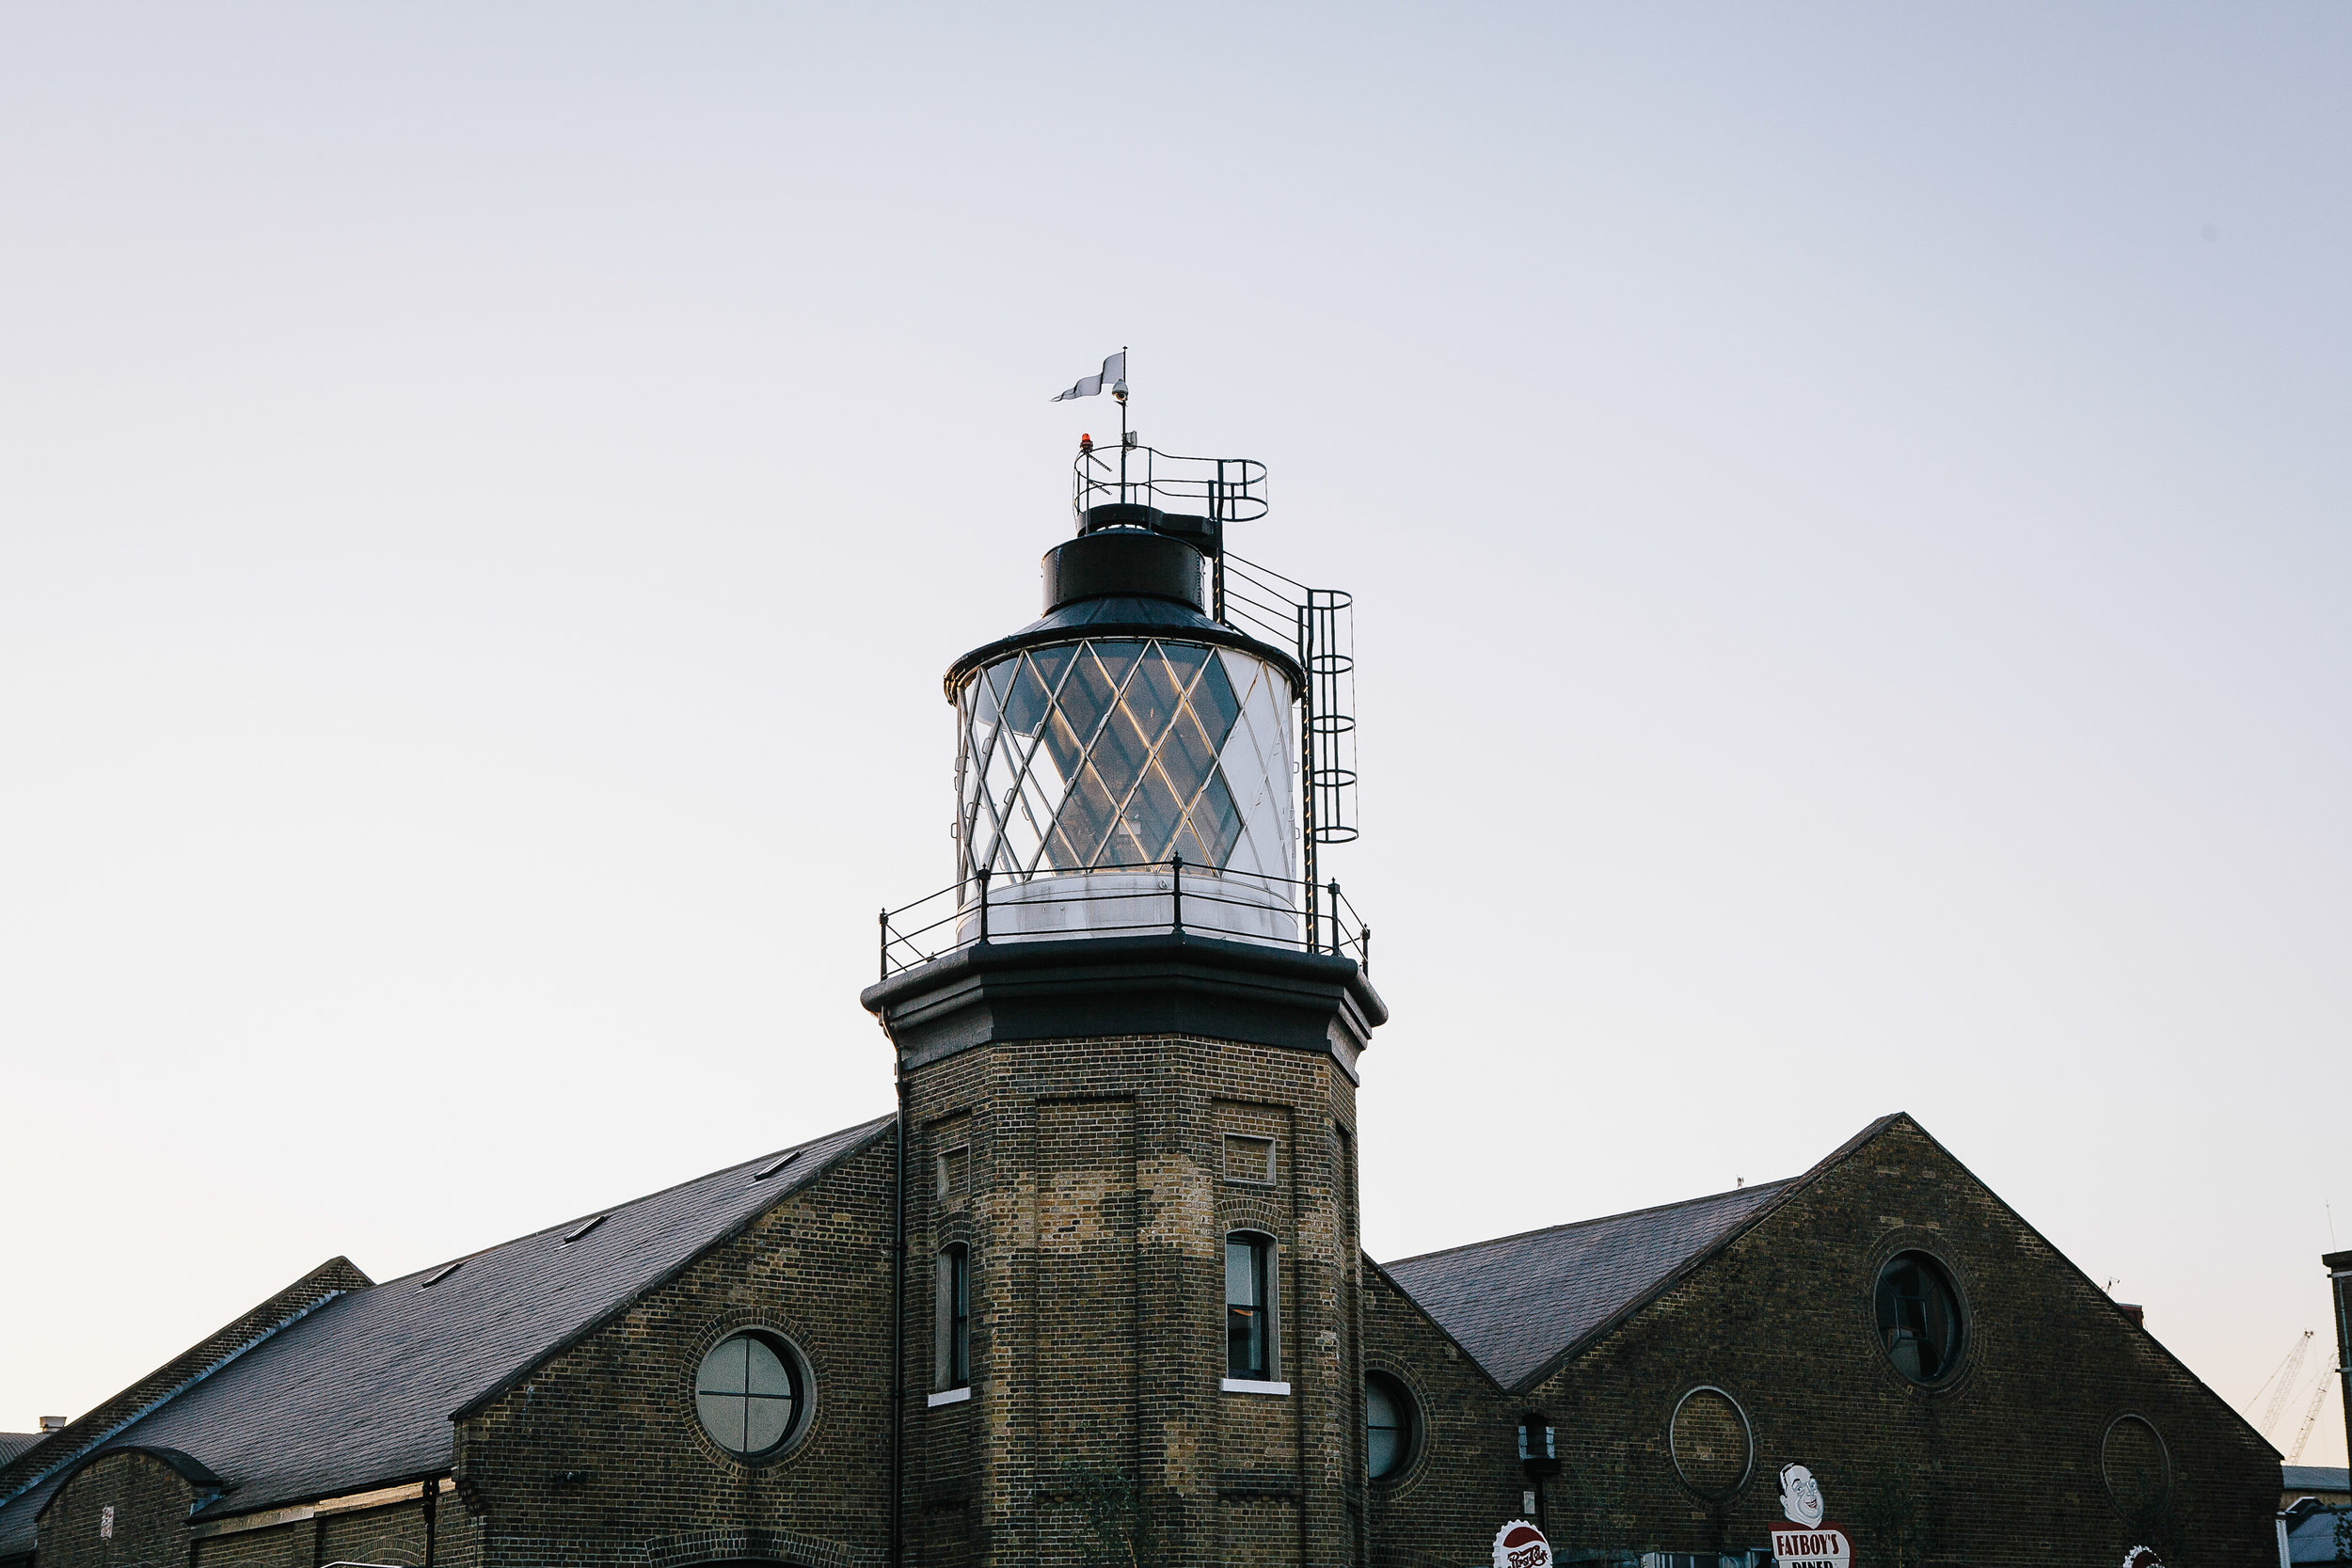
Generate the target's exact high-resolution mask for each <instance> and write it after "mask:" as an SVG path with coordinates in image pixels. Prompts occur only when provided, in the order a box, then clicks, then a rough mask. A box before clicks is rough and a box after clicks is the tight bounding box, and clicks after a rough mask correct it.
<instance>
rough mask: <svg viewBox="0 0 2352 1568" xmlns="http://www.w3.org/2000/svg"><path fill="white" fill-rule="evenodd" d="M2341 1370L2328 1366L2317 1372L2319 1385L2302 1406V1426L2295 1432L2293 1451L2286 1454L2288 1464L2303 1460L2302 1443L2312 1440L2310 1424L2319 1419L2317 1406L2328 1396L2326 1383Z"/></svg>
mask: <svg viewBox="0 0 2352 1568" xmlns="http://www.w3.org/2000/svg"><path fill="white" fill-rule="evenodd" d="M2343 1370H2344V1369H2343V1368H2342V1367H2329V1368H2328V1370H2325V1371H2323V1372H2321V1373H2320V1374H2319V1386H2318V1387H2316V1388H2314V1389H2312V1402H2311V1403H2310V1404H2309V1405H2308V1406H2306V1407H2305V1408H2304V1411H2303V1427H2302V1430H2301V1431H2299V1432H2297V1433H2296V1434H2295V1451H2294V1452H2293V1453H2291V1454H2289V1455H2287V1463H2288V1464H2290V1465H2299V1464H2301V1463H2302V1462H2303V1445H2304V1444H2306V1443H2308V1442H2310V1441H2311V1440H2312V1423H2313V1422H2315V1421H2317V1420H2318V1419H2319V1407H2320V1405H2321V1404H2323V1403H2325V1402H2326V1401H2327V1398H2328V1384H2330V1383H2332V1382H2333V1381H2335V1379H2336V1377H2337V1375H2338V1374H2339V1373H2341V1372H2342V1371H2343Z"/></svg>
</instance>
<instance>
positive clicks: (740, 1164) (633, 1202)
mask: <svg viewBox="0 0 2352 1568" xmlns="http://www.w3.org/2000/svg"><path fill="white" fill-rule="evenodd" d="M897 1118H898V1113H896V1112H891V1113H889V1114H887V1115H884V1116H880V1117H871V1118H869V1119H867V1120H866V1121H859V1122H851V1123H850V1125H849V1126H847V1127H838V1128H835V1129H834V1131H832V1132H820V1133H818V1135H817V1136H816V1137H813V1138H804V1139H803V1140H802V1141H801V1142H799V1143H797V1144H786V1145H785V1146H784V1147H783V1148H771V1149H770V1150H769V1151H768V1152H767V1153H765V1154H755V1155H753V1156H752V1157H751V1158H750V1159H748V1160H738V1161H736V1162H734V1163H733V1164H724V1165H721V1166H719V1167H718V1168H717V1169H715V1170H707V1171H705V1172H703V1173H702V1174H701V1175H700V1176H690V1177H688V1178H687V1179H686V1180H683V1181H673V1182H671V1183H670V1184H669V1185H668V1186H666V1187H657V1188H656V1189H654V1190H653V1191H652V1192H649V1193H642V1194H640V1195H639V1196H636V1197H630V1198H623V1199H622V1200H621V1201H620V1202H618V1203H608V1204H606V1205H604V1206H603V1207H602V1208H600V1209H589V1210H585V1211H583V1212H580V1213H578V1214H575V1215H573V1216H572V1217H571V1218H570V1219H567V1220H558V1221H556V1222H555V1223H554V1224H553V1225H543V1226H541V1227H538V1228H537V1229H536V1230H526V1231H524V1232H523V1233H522V1234H521V1235H519V1236H509V1237H508V1238H506V1240H504V1241H502V1242H492V1243H488V1244H487V1245H485V1246H478V1247H476V1248H474V1249H473V1250H472V1251H471V1252H466V1253H460V1254H459V1255H458V1256H456V1257H455V1258H444V1259H441V1260H440V1261H439V1262H437V1263H427V1264H425V1265H424V1266H423V1267H421V1268H416V1269H411V1270H409V1271H408V1272H407V1273H406V1274H403V1275H393V1276H392V1277H391V1278H389V1279H387V1280H385V1281H383V1283H384V1284H386V1285H398V1284H400V1283H402V1282H403V1281H405V1280H410V1279H414V1278H416V1277H417V1276H418V1275H428V1274H431V1273H433V1272H434V1271H435V1270H437V1269H446V1268H448V1267H450V1266H451V1265H452V1264H454V1263H470V1262H472V1261H473V1260H474V1259H477V1258H480V1257H482V1256H483V1255H484V1254H485V1253H492V1252H496V1251H498V1250H499V1249H500V1248H501V1247H510V1246H514V1245H516V1244H517V1243H523V1242H529V1241H535V1240H536V1239H538V1238H539V1237H541V1236H548V1235H552V1234H554V1233H555V1232H556V1231H559V1230H568V1229H570V1228H572V1227H574V1226H577V1225H579V1224H580V1222H581V1221H582V1220H589V1219H595V1218H596V1217H597V1216H598V1215H603V1214H617V1213H619V1212H621V1211H623V1210H624V1209H634V1208H636V1207H637V1206H638V1205H639V1204H641V1203H651V1202H652V1201H653V1200H654V1199H655V1198H658V1197H667V1196H669V1195H670V1194H672V1193H675V1192H681V1191H683V1190H685V1189H686V1188H688V1187H691V1186H695V1185H698V1184H699V1183H701V1182H705V1181H708V1180H712V1179H713V1178H715V1177H721V1176H724V1175H726V1174H727V1173H728V1172H729V1171H737V1170H742V1169H744V1168H745V1167H746V1166H751V1165H759V1164H766V1163H768V1162H769V1161H771V1160H773V1159H775V1158H776V1156H778V1155H780V1154H794V1153H799V1152H800V1151H802V1150H803V1149H809V1148H816V1147H817V1146H818V1144H820V1143H824V1142H825V1141H827V1140H828V1139H832V1138H839V1137H844V1136H846V1135H848V1134H850V1133H852V1132H866V1131H868V1130H870V1129H872V1128H875V1127H878V1126H880V1125H881V1124H882V1123H883V1122H886V1121H894V1120H896V1119H897ZM779 1190H780V1191H789V1190H790V1185H789V1184H787V1186H786V1187H784V1188H781V1189H779Z"/></svg>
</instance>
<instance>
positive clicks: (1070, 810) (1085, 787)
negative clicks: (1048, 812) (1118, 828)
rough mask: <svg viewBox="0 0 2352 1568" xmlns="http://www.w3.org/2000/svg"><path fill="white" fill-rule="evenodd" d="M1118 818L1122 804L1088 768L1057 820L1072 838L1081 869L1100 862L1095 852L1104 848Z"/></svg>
mask: <svg viewBox="0 0 2352 1568" xmlns="http://www.w3.org/2000/svg"><path fill="white" fill-rule="evenodd" d="M1118 817H1119V802H1118V801H1116V800H1112V799H1111V797H1110V791H1108V790H1106V789H1104V787H1103V781H1102V779H1101V778H1100V777H1099V776H1098V775H1097V774H1096V773H1095V771H1094V769H1093V768H1088V769H1087V770H1086V771H1085V772H1083V773H1081V774H1080V775H1078V787H1077V788H1075V789H1073V790H1072V791H1071V792H1070V796H1069V798H1068V799H1067V800H1063V801H1062V803H1061V816H1060V818H1059V819H1058V820H1059V822H1060V825H1061V831H1062V832H1064V833H1067V834H1068V835H1069V837H1070V844H1071V847H1073V848H1074V849H1076V850H1077V852H1078V856H1079V859H1078V863H1079V864H1080V865H1088V864H1091V863H1093V862H1094V861H1095V860H1096V859H1097V856H1096V854H1095V851H1096V850H1097V849H1099V848H1101V847H1102V845H1103V840H1104V836H1105V835H1107V834H1108V833H1109V832H1110V831H1111V824H1112V823H1113V822H1114V821H1116V820H1118Z"/></svg>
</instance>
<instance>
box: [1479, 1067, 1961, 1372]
mask: <svg viewBox="0 0 2352 1568" xmlns="http://www.w3.org/2000/svg"><path fill="white" fill-rule="evenodd" d="M1899 1121H1908V1122H1910V1123H1911V1124H1912V1125H1913V1126H1914V1127H1919V1121H1918V1118H1917V1117H1914V1116H1912V1115H1911V1113H1909V1112H1908V1111H1890V1112H1888V1113H1887V1114H1886V1115H1884V1116H1883V1117H1877V1118H1875V1119H1874V1120H1872V1121H1871V1122H1870V1123H1869V1124H1868V1125H1867V1126H1866V1127H1864V1128H1863V1129H1862V1131H1861V1132H1856V1133H1855V1134H1854V1135H1853V1136H1852V1137H1851V1138H1848V1139H1847V1140H1846V1141H1845V1142H1844V1143H1842V1144H1839V1145H1838V1146H1837V1147H1836V1148H1833V1149H1831V1150H1830V1151H1829V1152H1828V1153H1827V1154H1824V1155H1822V1156H1821V1157H1820V1159H1819V1160H1816V1161H1815V1162H1813V1164H1811V1165H1810V1166H1809V1167H1807V1168H1806V1169H1805V1170H1804V1171H1803V1172H1801V1173H1799V1174H1798V1175H1796V1176H1792V1177H1789V1178H1788V1179H1786V1180H1783V1181H1782V1182H1781V1183H1780V1190H1779V1191H1778V1192H1776V1193H1774V1194H1773V1195H1772V1196H1771V1197H1770V1198H1768V1199H1766V1200H1765V1201H1764V1202H1762V1203H1759V1204H1757V1205H1756V1207H1755V1208H1754V1209H1753V1210H1751V1211H1749V1212H1747V1213H1745V1214H1743V1215H1741V1216H1740V1218H1739V1219H1738V1220H1737V1221H1735V1222H1733V1223H1732V1224H1731V1225H1729V1226H1726V1227H1724V1230H1723V1232H1722V1234H1720V1235H1718V1236H1716V1237H1715V1238H1714V1239H1712V1240H1711V1241H1709V1242H1708V1243H1707V1244H1706V1245H1704V1246H1702V1247H1700V1248H1699V1249H1698V1250H1697V1251H1695V1252H1692V1253H1691V1254H1690V1255H1688V1256H1687V1257H1685V1258H1684V1259H1682V1260H1681V1261H1680V1262H1678V1263H1677V1264H1676V1265H1675V1266H1674V1267H1672V1268H1670V1269H1668V1270H1667V1271H1666V1272H1665V1273H1664V1274H1662V1275H1660V1276H1659V1277H1658V1278H1657V1279H1655V1280H1653V1281H1651V1282H1650V1285H1649V1287H1648V1288H1647V1289H1646V1290H1645V1291H1642V1292H1641V1293H1640V1294H1638V1295H1636V1296H1635V1297H1634V1298H1633V1299H1632V1300H1631V1301H1629V1302H1627V1303H1626V1304H1625V1305H1624V1306H1622V1307H1618V1308H1617V1310H1615V1311H1614V1312H1612V1313H1610V1314H1609V1315H1608V1316H1607V1317H1605V1318H1603V1319H1601V1321H1600V1322H1598V1323H1595V1324H1593V1325H1592V1326H1591V1327H1590V1328H1588V1329H1586V1330H1585V1331H1584V1332H1583V1333H1581V1334H1580V1335H1578V1336H1577V1337H1576V1338H1573V1339H1571V1340H1569V1341H1568V1342H1567V1343H1566V1344H1565V1345H1562V1346H1561V1347H1560V1349H1559V1350H1558V1351H1557V1352H1555V1353H1554V1354H1552V1356H1551V1357H1550V1358H1549V1360H1547V1361H1545V1362H1544V1363H1543V1365H1541V1366H1540V1367H1538V1368H1536V1369H1535V1370H1534V1371H1533V1372H1531V1373H1529V1374H1528V1375H1527V1376H1526V1377H1524V1378H1522V1379H1520V1380H1519V1384H1518V1386H1519V1387H1522V1388H1533V1387H1534V1386H1535V1385H1537V1384H1538V1383H1541V1382H1542V1381H1543V1380H1544V1379H1545V1378H1547V1377H1549V1376H1550V1375H1551V1374H1552V1373H1553V1372H1554V1371H1556V1370H1559V1369H1560V1368H1561V1367H1562V1366H1564V1365H1565V1364H1566V1363H1567V1361H1568V1359H1569V1358H1570V1357H1571V1356H1573V1355H1575V1354H1576V1353H1577V1352H1578V1351H1580V1350H1581V1349H1582V1348H1583V1347H1584V1346H1586V1345H1589V1344H1592V1343H1593V1342H1594V1341H1596V1340H1597V1339H1598V1338H1601V1336H1603V1335H1605V1334H1611V1333H1614V1332H1615V1331H1616V1329H1617V1327H1618V1326H1619V1325H1620V1324H1622V1323H1625V1322H1626V1320H1628V1319H1629V1318H1630V1317H1632V1316H1633V1314H1634V1313H1636V1312H1639V1311H1640V1310H1641V1309H1642V1308H1643V1307H1647V1306H1648V1305H1649V1304H1650V1303H1651V1302H1654V1301H1656V1300H1657V1299H1658V1298H1659V1297H1660V1296H1662V1295H1664V1294H1665V1293H1666V1292H1667V1291H1671V1290H1673V1289H1674V1288H1675V1287H1676V1286H1677V1285H1678V1284H1680V1283H1681V1282H1682V1281H1683V1280H1684V1279H1686V1278H1688V1277H1690V1275H1691V1274H1692V1272H1693V1271H1694V1270H1696V1269H1697V1268H1698V1267H1699V1265H1700V1264H1702V1263H1705V1262H1708V1261H1709V1260H1710V1259H1714V1258H1715V1257H1716V1256H1717V1255H1718V1254H1720V1253H1722V1252H1724V1251H1725V1250H1726V1249H1728V1248H1729V1247H1730V1246H1731V1244H1732V1243H1735V1242H1737V1241H1738V1240H1739V1239H1740V1237H1742V1236H1744V1235H1746V1234H1747V1233H1748V1232H1749V1231H1751V1230H1754V1229H1755V1228H1756V1227H1758V1226H1760V1225H1762V1224H1763V1223H1764V1222H1765V1221H1766V1220H1768V1219H1770V1218H1772V1216H1773V1215H1774V1214H1776V1213H1778V1212H1780V1208H1781V1205H1783V1204H1785V1203H1787V1202H1788V1200H1789V1199H1790V1198H1791V1197H1794V1196H1796V1195H1797V1194H1798V1193H1801V1192H1803V1191H1804V1189H1805V1188H1807V1187H1810V1186H1811V1185H1813V1183H1814V1182H1816V1181H1819V1180H1820V1179H1821V1178H1822V1177H1823V1176H1825V1175H1826V1174H1828V1173H1829V1172H1830V1171H1832V1170H1834V1169H1836V1167H1837V1166H1839V1165H1841V1164H1845V1163H1846V1162H1847V1161H1848V1160H1850V1159H1851V1158H1852V1157H1853V1156H1854V1155H1855V1154H1856V1153H1857V1152H1859V1151H1860V1150H1861V1148H1862V1147H1863V1146H1864V1145H1866V1144H1867V1143H1869V1142H1870V1140H1872V1139H1873V1138H1876V1137H1877V1136H1878V1135H1879V1134H1880V1133H1882V1132H1885V1131H1886V1130H1887V1129H1888V1128H1890V1127H1892V1126H1894V1125H1895V1123H1897V1122H1899ZM1919 1131H1920V1132H1927V1129H1926V1128H1924V1127H1920V1128H1919ZM1930 1141H1933V1140H1932V1139H1931V1140H1930ZM1938 1147H1939V1148H1940V1147H1941V1146H1940V1145H1939V1146H1938ZM1758 1184H1759V1185H1761V1183H1758ZM1738 1190H1739V1189H1737V1188H1735V1189H1734V1191H1738ZM1987 1190H1988V1191H1989V1190H1990V1189H1987ZM1717 1196H1721V1195H1720V1194H1719V1195H1717Z"/></svg>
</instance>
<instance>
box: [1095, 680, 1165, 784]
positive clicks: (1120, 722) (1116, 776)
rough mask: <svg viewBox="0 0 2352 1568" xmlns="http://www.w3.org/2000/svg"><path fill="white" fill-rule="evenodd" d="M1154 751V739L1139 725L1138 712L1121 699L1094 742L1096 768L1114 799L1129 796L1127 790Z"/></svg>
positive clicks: (1138, 776)
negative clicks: (1145, 736) (1151, 740)
mask: <svg viewBox="0 0 2352 1568" xmlns="http://www.w3.org/2000/svg"><path fill="white" fill-rule="evenodd" d="M1151 755H1152V743H1151V742H1150V741H1148V740H1146V739H1145V738H1144V737H1143V732H1142V731H1141V730H1139V729H1137V728H1136V720H1135V715H1134V714H1132V713H1130V712H1128V711H1127V705H1125V704H1124V703H1121V704H1120V705H1119V707H1118V709H1117V710H1116V711H1114V712H1113V713H1112V714H1111V717H1110V721H1109V722H1108V723H1106V724H1104V726H1103V733H1102V734H1101V735H1100V736H1097V737H1096V738H1095V742H1094V768H1095V771H1096V772H1098V773H1101V774H1102V775H1103V783H1104V784H1106V785H1107V786H1109V789H1110V792H1111V799H1112V800H1125V799H1126V798H1127V792H1128V791H1129V790H1131V789H1133V788H1135V786H1136V780H1137V779H1139V778H1141V777H1142V776H1143V765H1144V763H1145V762H1147V761H1149V760H1150V758H1151Z"/></svg>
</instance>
